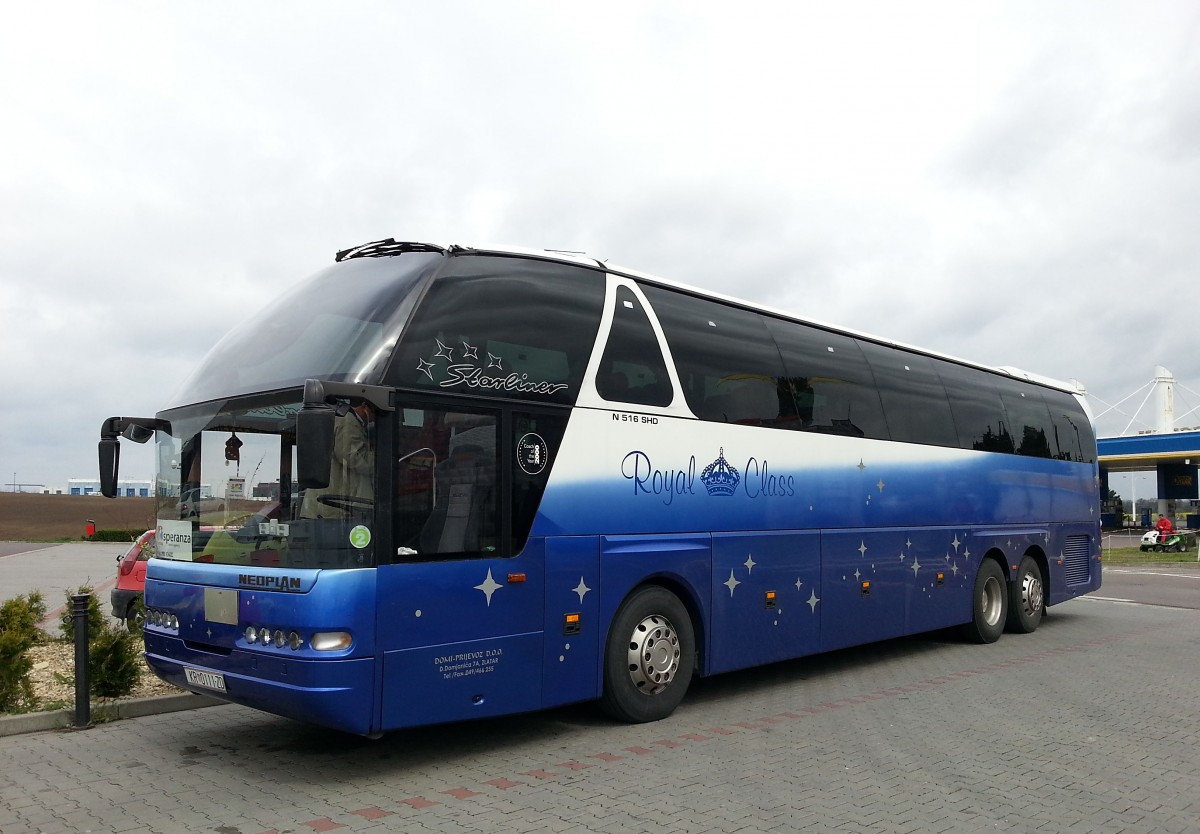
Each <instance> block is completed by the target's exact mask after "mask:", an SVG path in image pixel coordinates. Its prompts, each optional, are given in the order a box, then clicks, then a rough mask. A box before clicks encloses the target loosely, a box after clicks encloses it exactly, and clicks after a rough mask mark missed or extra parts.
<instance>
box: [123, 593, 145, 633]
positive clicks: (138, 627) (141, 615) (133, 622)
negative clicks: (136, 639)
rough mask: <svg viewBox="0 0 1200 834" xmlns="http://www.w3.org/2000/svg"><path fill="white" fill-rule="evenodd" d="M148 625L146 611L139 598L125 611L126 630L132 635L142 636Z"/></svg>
mask: <svg viewBox="0 0 1200 834" xmlns="http://www.w3.org/2000/svg"><path fill="white" fill-rule="evenodd" d="M145 625H146V609H145V608H144V607H143V605H142V598H141V597H140V596H139V597H137V598H136V599H134V600H133V602H131V603H129V607H128V608H127V609H125V629H126V630H127V631H128V632H129V633H130V634H141V633H142V628H143V627H144V626H145Z"/></svg>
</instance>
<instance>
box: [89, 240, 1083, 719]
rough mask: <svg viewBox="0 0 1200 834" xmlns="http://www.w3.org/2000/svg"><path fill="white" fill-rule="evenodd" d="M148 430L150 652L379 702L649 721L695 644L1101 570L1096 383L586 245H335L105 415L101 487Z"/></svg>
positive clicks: (310, 706)
mask: <svg viewBox="0 0 1200 834" xmlns="http://www.w3.org/2000/svg"><path fill="white" fill-rule="evenodd" d="M122 436H124V437H125V438H126V439H128V440H132V441H136V442H141V443H145V442H148V441H149V442H153V444H154V447H155V452H156V454H155V457H156V460H157V467H156V468H157V475H156V477H157V486H156V495H157V513H158V522H157V541H158V547H157V553H156V558H154V559H152V560H151V561H150V563H149V569H148V573H147V581H146V596H145V602H146V624H145V637H146V657H147V660H148V662H149V664H150V666H151V668H153V669H154V671H155V672H156V673H157V674H158V675H159V676H161V677H162V678H163V679H165V680H167V681H170V682H171V683H174V684H176V685H178V686H181V687H183V688H185V689H190V690H193V691H196V692H204V693H207V694H215V695H217V696H219V697H221V698H225V699H228V700H229V701H233V702H236V703H240V704H246V705H249V706H252V707H257V708H259V709H263V710H268V711H270V712H275V713H278V714H280V715H285V716H290V717H292V718H296V719H300V720H304V721H309V722H313V723H316V724H321V725H325V726H329V727H335V728H338V729H341V730H345V731H348V732H351V733H359V734H364V735H373V734H378V733H381V732H384V731H387V730H392V729H396V728H400V727H410V726H414V725H420V724H429V723H433V722H444V721H457V720H460V719H465V718H477V717H482V716H493V715H499V714H505V713H514V712H520V711H528V710H535V709H541V708H544V707H551V706H555V705H559V704H566V703H571V702H575V701H583V700H588V699H599V700H600V703H601V704H602V705H603V707H604V708H605V709H606V710H607V711H608V712H609V713H611V714H612V715H614V716H616V717H618V718H620V719H624V720H628V721H653V720H656V719H660V718H663V717H665V716H667V715H669V714H670V713H671V712H672V711H673V710H674V709H675V708H676V706H677V705H678V704H679V703H680V701H681V699H682V698H683V697H684V693H685V691H686V690H687V687H688V684H689V682H690V681H691V679H692V677H693V676H694V675H712V674H717V673H720V672H727V671H730V670H734V669H738V668H742V667H747V666H752V665H756V664H763V663H771V662H773V661H778V660H783V659H786V658H794V657H799V656H803V655H808V654H813V653H817V652H825V651H829V650H831V649H838V648H842V647H845V646H852V645H855V644H861V643H866V642H870V641H875V640H883V639H886V638H891V637H896V636H899V635H904V634H912V633H916V632H923V631H929V630H933V629H942V628H947V627H959V628H960V629H961V631H962V633H963V634H964V635H965V637H966V638H968V639H970V640H974V641H978V642H980V643H990V642H993V641H995V640H997V639H998V638H999V637H1000V636H1001V633H1002V632H1003V631H1004V630H1005V629H1006V628H1007V629H1008V630H1009V631H1013V632H1018V633H1028V632H1032V631H1034V630H1035V629H1036V628H1037V627H1038V624H1039V622H1040V621H1041V618H1042V615H1043V612H1044V611H1045V609H1046V607H1047V606H1049V605H1054V604H1057V603H1061V602H1064V601H1066V600H1069V599H1071V598H1073V597H1076V596H1079V595H1080V594H1084V593H1086V592H1088V591H1093V590H1095V589H1097V588H1099V587H1100V579H1101V571H1100V538H1099V521H1098V518H1099V515H1098V511H1099V500H1100V496H1099V480H1098V471H1097V468H1096V442H1095V437H1094V434H1093V429H1092V425H1091V421H1090V419H1089V417H1088V414H1087V412H1086V407H1085V405H1084V403H1083V400H1082V399H1081V397H1080V396H1078V393H1077V392H1076V391H1074V390H1072V389H1071V388H1070V387H1069V386H1066V385H1063V384H1059V383H1055V382H1052V381H1049V380H1045V379H1042V378H1038V377H1035V376H1033V375H1030V374H1026V373H1022V372H1017V371H1013V370H1002V369H993V368H986V367H982V366H979V365H976V364H972V363H969V362H964V361H961V360H956V359H952V358H949V357H945V356H940V355H936V354H933V353H931V352H928V351H922V350H917V349H914V348H911V347H907V346H902V345H897V344H894V343H891V342H889V341H887V340H884V339H879V338H875V337H871V336H866V335H863V334H857V333H853V332H849V331H846V330H842V329H838V328H834V327H830V326H827V325H823V324H818V323H814V322H809V321H805V320H803V319H799V318H796V317H794V316H790V315H787V314H784V313H781V312H778V311H774V310H767V309H763V308H760V307H756V306H754V305H751V304H747V303H745V302H740V301H736V300H734V299H730V298H724V297H719V296H715V295H712V294H708V293H704V292H701V291H698V290H695V289H691V288H688V287H685V286H682V285H678V284H674V283H671V282H668V281H664V280H662V279H658V278H654V277H651V276H648V275H643V274H640V273H636V272H632V271H629V270H624V269H617V268H615V267H612V266H610V265H607V264H605V263H602V262H599V261H596V260H592V259H589V258H586V257H583V256H580V255H576V254H570V253H559V252H549V251H544V252H538V251H523V250H513V249H484V248H468V247H462V246H436V245H431V244H424V243H402V242H396V241H394V240H390V239H389V240H384V241H378V242H375V243H370V244H366V245H364V246H359V247H356V248H354V249H348V250H346V251H343V252H339V253H338V255H337V258H336V262H335V263H334V264H333V265H331V266H329V267H328V268H327V269H324V270H322V271H321V272H318V273H317V274H316V275H315V276H313V277H312V278H310V279H308V280H307V281H306V282H304V283H301V284H298V285H297V286H296V287H295V288H294V289H293V290H291V291H290V292H289V293H287V294H286V295H285V296H283V297H282V298H280V299H279V300H277V301H276V302H275V303H273V304H272V305H271V306H269V307H268V308H267V309H265V310H263V311H262V312H261V313H260V314H258V315H256V316H254V317H252V318H251V319H250V320H248V321H247V322H245V323H244V324H242V325H241V326H240V327H238V328H237V329H235V330H234V331H233V332H231V333H229V334H228V335H227V336H225V338H224V339H222V340H221V341H220V342H219V343H218V344H217V346H216V347H215V348H214V349H213V350H212V352H211V353H210V354H209V355H208V357H207V358H205V359H204V360H203V362H202V363H201V365H200V367H199V368H198V369H197V370H196V372H195V373H194V374H193V375H192V376H191V377H190V378H189V379H187V381H186V382H184V384H183V385H182V386H181V387H180V388H179V390H178V391H177V392H176V393H175V395H174V396H173V398H171V400H170V401H169V402H168V404H167V407H166V408H165V409H164V410H163V411H160V412H159V413H158V414H157V415H155V416H154V417H146V418H130V417H113V418H110V419H108V420H106V421H105V422H104V424H103V426H102V428H101V440H100V471H101V479H102V482H103V490H104V493H105V494H106V495H112V494H113V488H114V485H115V484H116V479H117V474H118V467H117V462H118V457H119V454H118V453H119V440H120V438H121V437H122ZM202 488H203V489H204V490H206V492H211V494H212V495H213V496H214V497H218V498H219V499H220V500H217V501H210V502H208V503H207V505H205V506H204V507H203V508H200V509H199V510H197V508H196V506H195V502H190V501H186V500H184V499H185V497H186V496H190V495H197V494H200V491H201V489H202ZM181 504H186V507H181Z"/></svg>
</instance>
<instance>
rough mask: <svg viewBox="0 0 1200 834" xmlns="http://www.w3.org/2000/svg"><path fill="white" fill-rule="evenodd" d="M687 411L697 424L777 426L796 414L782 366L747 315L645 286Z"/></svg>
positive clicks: (755, 317) (759, 320) (759, 321)
mask: <svg viewBox="0 0 1200 834" xmlns="http://www.w3.org/2000/svg"><path fill="white" fill-rule="evenodd" d="M641 288H642V292H643V293H645V295H646V298H647V299H648V300H649V301H650V303H651V304H652V305H654V312H655V315H657V316H658V321H659V323H660V324H662V328H663V332H664V334H665V335H666V337H667V343H668V344H669V345H670V347H671V355H672V357H673V358H674V359H675V364H676V370H678V371H679V381H680V383H681V384H682V385H683V393H684V396H685V397H686V398H687V403H688V407H689V408H691V410H692V413H693V414H695V415H696V416H697V417H699V418H700V419H701V420H710V421H712V422H717V423H740V424H742V425H752V426H777V425H780V423H781V422H784V421H788V420H791V419H792V417H793V415H794V414H795V412H796V408H795V403H794V402H792V395H791V387H790V385H789V384H788V381H787V380H786V379H785V377H786V374H785V373H784V368H783V361H782V360H781V359H780V356H779V350H778V348H776V346H775V343H774V342H773V341H772V340H771V337H770V335H769V334H768V333H767V331H766V328H765V326H764V324H763V321H764V319H763V317H762V316H760V315H759V314H758V313H755V312H752V311H750V310H743V309H740V308H738V307H733V306H731V305H728V304H721V303H718V302H716V301H709V300H707V299H703V298H695V297H693V296H690V295H686V294H684V293H681V292H676V291H672V290H666V289H663V288H660V287H655V286H652V285H649V284H642V285H641Z"/></svg>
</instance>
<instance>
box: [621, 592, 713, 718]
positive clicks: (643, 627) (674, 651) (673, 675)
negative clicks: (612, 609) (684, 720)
mask: <svg viewBox="0 0 1200 834" xmlns="http://www.w3.org/2000/svg"><path fill="white" fill-rule="evenodd" d="M695 662H696V639H695V633H694V631H693V628H692V618H691V617H690V616H689V615H688V611H687V608H685V607H684V605H683V603H682V602H680V601H679V598H678V597H676V596H675V595H674V594H672V593H671V592H670V591H668V590H666V589H665V588H659V587H657V586H652V585H651V586H646V587H644V588H639V589H638V590H636V591H634V592H633V593H632V594H630V596H629V597H628V598H626V600H625V601H624V602H623V603H621V607H620V608H619V609H617V614H616V616H615V617H613V622H612V627H611V628H610V629H609V630H608V642H607V643H606V644H605V647H604V694H603V695H602V696H601V697H600V706H601V708H602V709H603V710H604V711H605V712H607V713H608V714H609V715H611V716H612V717H613V718H616V719H618V720H619V721H628V722H630V723H632V724H644V723H646V722H648V721H658V720H659V719H662V718H666V717H667V716H668V715H670V714H671V713H672V712H674V711H675V708H676V707H677V706H679V702H680V701H682V700H683V696H684V694H685V693H686V692H687V688H688V684H689V683H691V680H692V671H693V669H694V668H695Z"/></svg>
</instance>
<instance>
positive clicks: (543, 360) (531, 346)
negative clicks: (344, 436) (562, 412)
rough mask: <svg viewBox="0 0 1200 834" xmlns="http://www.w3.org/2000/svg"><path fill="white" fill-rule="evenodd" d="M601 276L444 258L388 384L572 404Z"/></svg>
mask: <svg viewBox="0 0 1200 834" xmlns="http://www.w3.org/2000/svg"><path fill="white" fill-rule="evenodd" d="M603 304H604V278H603V275H602V274H601V273H599V272H597V271H595V270H589V269H585V268H582V267H575V266H569V265H566V264H557V263H552V262H549V261H534V260H525V259H522V258H501V257H482V256H459V257H455V258H452V259H451V260H450V263H449V265H448V266H447V268H446V271H445V272H444V273H443V274H441V275H440V276H438V278H437V279H436V280H435V281H434V283H433V286H432V287H431V288H430V291H429V293H428V295H427V296H426V297H425V298H424V300H422V301H421V303H420V306H419V308H418V309H417V311H416V314H415V315H414V316H413V320H412V323H411V324H410V325H409V326H408V328H407V329H406V330H405V332H404V337H403V339H402V341H401V344H400V348H399V349H398V350H397V352H396V358H395V360H394V361H393V362H392V366H391V367H390V368H389V370H388V374H387V381H388V382H390V383H391V384H393V385H397V386H404V387H409V388H421V389H426V390H443V391H449V392H454V393H460V394H475V395H481V396H491V397H515V398H520V399H529V400H536V401H538V402H553V403H562V404H571V403H574V402H575V398H576V397H577V396H578V393H579V384H580V382H581V381H582V379H583V374H584V371H585V370H586V369H587V364H588V359H589V358H590V356H591V352H592V346H593V344H594V343H595V340H596V331H597V330H598V329H599V327H600V311H601V308H602V307H603Z"/></svg>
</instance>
